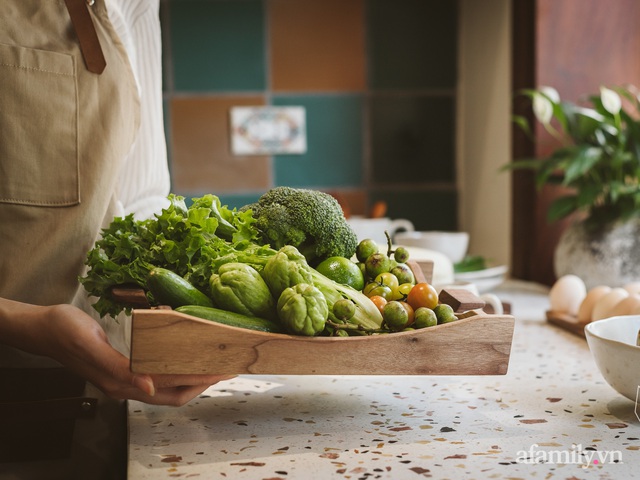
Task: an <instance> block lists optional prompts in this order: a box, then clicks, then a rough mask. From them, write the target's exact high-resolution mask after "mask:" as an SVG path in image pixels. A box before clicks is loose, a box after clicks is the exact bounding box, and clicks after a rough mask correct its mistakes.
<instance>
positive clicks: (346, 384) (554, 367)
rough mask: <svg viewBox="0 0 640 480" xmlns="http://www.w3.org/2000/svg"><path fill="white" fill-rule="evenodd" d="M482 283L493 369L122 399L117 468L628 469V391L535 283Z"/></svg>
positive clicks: (633, 440)
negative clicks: (500, 350) (505, 334)
mask: <svg viewBox="0 0 640 480" xmlns="http://www.w3.org/2000/svg"><path fill="white" fill-rule="evenodd" d="M494 293H496V294H497V295H498V296H499V298H500V299H501V300H503V301H508V302H510V303H511V305H512V314H513V315H514V317H515V318H516V326H515V331H514V339H513V345H512V351H511V358H510V365H509V371H508V373H507V374H506V375H503V376H477V377H472V376H459V377H458V376H446V377H440V376H415V377H409V376H400V377H386V376H384V377H376V376H355V377H354V376H239V377H237V378H235V379H233V380H230V381H227V382H224V383H223V384H219V385H216V386H214V387H212V388H210V389H209V390H207V391H206V392H205V394H203V395H202V396H201V397H199V398H198V399H195V400H193V401H192V402H191V403H189V404H188V405H186V406H184V407H182V408H169V407H157V406H151V405H145V404H142V403H139V402H134V401H132V402H129V405H128V409H129V435H130V438H129V475H128V478H129V479H135V480H138V479H173V478H203V479H218V478H220V479H225V478H226V479H233V480H242V479H252V480H253V479H256V480H285V479H296V480H297V479H301V480H310V479H359V480H365V479H393V480H403V479H415V480H418V479H420V478H435V479H465V480H468V479H479V480H480V479H482V480H484V479H512V480H513V479H520V478H523V479H524V478H539V479H550V478H553V479H563V480H564V479H571V480H575V479H595V478H598V479H612V480H613V479H623V478H624V479H628V478H634V477H638V478H640V469H639V468H638V465H640V422H639V421H638V419H637V418H636V416H635V413H634V402H631V401H629V400H627V399H626V398H624V397H622V396H621V395H619V394H618V393H617V392H616V391H614V390H613V389H612V388H611V387H610V386H609V385H608V384H606V383H605V381H604V379H603V378H602V376H601V375H600V373H599V372H598V370H597V368H596V366H595V363H594V361H593V359H592V357H591V354H590V352H589V349H588V346H587V343H586V341H585V340H584V339H582V338H580V337H577V336H575V335H573V334H571V333H568V332H566V331H564V330H561V329H558V328H557V327H555V326H553V325H550V324H547V323H546V322H545V320H544V318H545V315H544V312H545V310H547V308H548V299H547V290H546V289H545V288H543V287H540V286H538V285H533V284H528V283H524V282H514V281H508V282H506V283H505V284H504V285H502V286H501V287H499V288H498V289H497V290H496V291H495V292H494ZM398 361H399V362H410V361H411V359H410V358H406V359H398ZM636 472H638V473H636Z"/></svg>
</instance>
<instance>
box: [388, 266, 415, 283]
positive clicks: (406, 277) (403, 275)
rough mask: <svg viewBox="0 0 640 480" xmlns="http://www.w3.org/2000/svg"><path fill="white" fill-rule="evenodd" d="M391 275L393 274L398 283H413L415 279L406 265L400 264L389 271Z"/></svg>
mask: <svg viewBox="0 0 640 480" xmlns="http://www.w3.org/2000/svg"><path fill="white" fill-rule="evenodd" d="M391 273H393V274H394V275H395V276H396V278H397V279H398V283H401V284H402V283H411V284H413V283H415V281H416V279H415V277H414V276H413V271H412V270H411V268H409V265H407V264H406V263H400V264H398V265H396V266H395V267H393V268H392V269H391Z"/></svg>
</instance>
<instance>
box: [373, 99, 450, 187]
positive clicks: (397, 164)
mask: <svg viewBox="0 0 640 480" xmlns="http://www.w3.org/2000/svg"><path fill="white" fill-rule="evenodd" d="M454 119H455V103H454V100H453V98H451V97H425V96H423V97H413V96H381V97H374V98H372V99H371V132H372V133H371V138H372V140H371V142H372V181H373V182H374V183H375V184H384V183H387V182H388V181H389V176H390V175H393V177H394V178H395V179H397V180H396V181H402V179H405V181H406V182H408V183H420V182H453V181H454V179H455V120H454Z"/></svg>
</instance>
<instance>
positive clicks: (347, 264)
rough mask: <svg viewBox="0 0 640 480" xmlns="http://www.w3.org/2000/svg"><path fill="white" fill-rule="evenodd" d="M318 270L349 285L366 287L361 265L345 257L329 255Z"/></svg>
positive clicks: (360, 287)
mask: <svg viewBox="0 0 640 480" xmlns="http://www.w3.org/2000/svg"><path fill="white" fill-rule="evenodd" d="M316 270H317V271H318V272H320V273H321V274H322V275H324V276H325V277H327V278H330V279H331V280H333V281H334V282H337V283H341V284H343V285H349V286H350V287H353V288H355V289H356V290H362V289H363V288H364V275H363V274H362V270H361V269H360V267H359V266H358V265H357V264H356V263H354V262H352V261H351V260H349V259H348V258H345V257H329V258H327V259H325V260H323V261H322V262H320V264H319V265H318V266H317V267H316Z"/></svg>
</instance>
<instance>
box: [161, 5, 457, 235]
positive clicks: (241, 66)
mask: <svg viewBox="0 0 640 480" xmlns="http://www.w3.org/2000/svg"><path fill="white" fill-rule="evenodd" d="M457 14H458V12H457V2H456V1H455V0H162V10H161V19H162V22H163V29H164V48H165V72H164V84H165V104H166V115H167V118H166V125H167V141H168V146H169V152H170V160H171V171H172V178H173V185H172V190H173V191H174V192H176V193H179V194H181V195H185V196H187V197H190V196H199V195H201V194H203V193H208V192H211V193H215V194H216V195H218V196H220V197H221V199H222V201H223V203H226V204H228V205H229V206H232V207H236V206H241V205H244V204H246V203H249V202H252V201H255V200H256V199H257V198H258V196H260V195H261V194H262V193H263V192H264V191H265V190H267V189H269V188H271V187H272V186H275V185H288V186H293V187H305V188H314V189H320V190H325V191H330V192H332V193H334V194H336V195H338V196H340V197H342V198H343V199H346V200H347V201H348V202H349V204H350V206H351V211H352V213H354V214H363V213H366V212H367V210H368V208H369V207H370V206H371V205H372V204H373V202H374V201H376V200H385V201H386V202H387V204H388V215H389V216H391V217H394V218H399V217H404V218H409V219H411V220H412V221H413V222H414V224H415V225H416V227H417V228H418V229H455V228H457V200H458V193H457V190H456V171H455V164H456V162H455V124H456V118H455V112H456V85H457V77H458V75H457V35H458V23H457ZM240 105H300V106H303V107H305V109H306V115H307V152H306V153H304V154H299V155H274V156H234V155H232V154H231V150H230V139H229V128H230V127H229V108H230V107H231V106H240Z"/></svg>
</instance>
